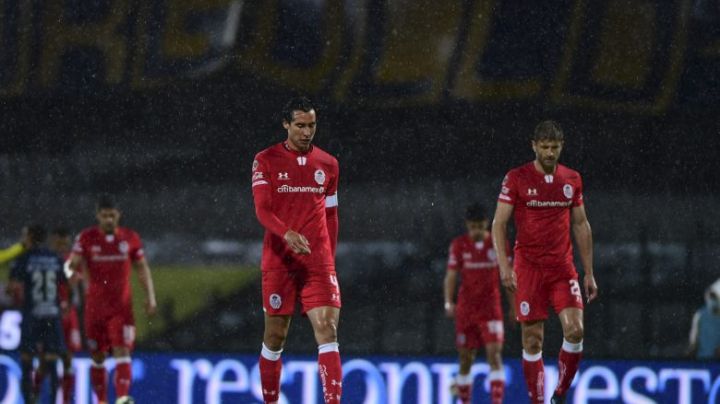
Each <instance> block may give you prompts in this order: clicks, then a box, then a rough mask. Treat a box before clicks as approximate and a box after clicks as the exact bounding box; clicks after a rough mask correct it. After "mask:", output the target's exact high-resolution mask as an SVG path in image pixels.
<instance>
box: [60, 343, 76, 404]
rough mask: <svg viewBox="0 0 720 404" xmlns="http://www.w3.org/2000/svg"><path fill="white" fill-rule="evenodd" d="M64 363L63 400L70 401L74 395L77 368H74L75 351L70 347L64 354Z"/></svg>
mask: <svg viewBox="0 0 720 404" xmlns="http://www.w3.org/2000/svg"><path fill="white" fill-rule="evenodd" d="M61 359H62V364H63V380H62V395H63V402H64V403H66V404H67V403H70V401H71V400H72V396H73V390H75V369H74V368H73V365H72V363H73V353H72V351H71V350H70V349H68V351H67V352H65V354H64V355H62V358H61Z"/></svg>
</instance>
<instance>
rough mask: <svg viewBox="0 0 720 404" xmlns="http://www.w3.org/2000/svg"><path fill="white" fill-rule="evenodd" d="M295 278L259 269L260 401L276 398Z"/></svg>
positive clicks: (292, 305)
mask: <svg viewBox="0 0 720 404" xmlns="http://www.w3.org/2000/svg"><path fill="white" fill-rule="evenodd" d="M297 282H298V277H297V276H296V274H295V273H291V272H289V271H263V273H262V296H263V312H264V313H265V331H264V333H263V344H262V349H261V351H260V359H259V361H258V366H259V368H260V383H261V385H262V392H263V400H264V401H265V402H266V403H276V402H277V401H278V400H279V398H280V375H281V373H282V359H281V356H282V350H283V347H284V346H285V340H286V339H287V335H288V330H289V329H290V319H291V316H292V314H293V312H294V311H295V303H296V301H297V288H298V284H297Z"/></svg>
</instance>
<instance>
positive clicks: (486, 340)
mask: <svg viewBox="0 0 720 404" xmlns="http://www.w3.org/2000/svg"><path fill="white" fill-rule="evenodd" d="M503 341H505V329H504V327H503V321H502V320H499V319H494V320H478V319H473V318H472V316H464V315H457V316H456V317H455V345H456V346H457V347H458V348H466V349H479V348H482V347H484V346H485V345H487V344H491V343H500V344H502V343H503Z"/></svg>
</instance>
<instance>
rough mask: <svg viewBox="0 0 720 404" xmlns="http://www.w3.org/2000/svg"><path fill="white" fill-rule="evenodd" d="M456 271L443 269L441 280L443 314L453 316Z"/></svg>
mask: <svg viewBox="0 0 720 404" xmlns="http://www.w3.org/2000/svg"><path fill="white" fill-rule="evenodd" d="M457 278H458V276H457V271H456V270H454V269H448V270H447V271H445V280H444V282H443V295H444V296H445V315H446V316H448V317H450V318H452V317H455V288H456V287H457Z"/></svg>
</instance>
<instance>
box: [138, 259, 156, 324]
mask: <svg viewBox="0 0 720 404" xmlns="http://www.w3.org/2000/svg"><path fill="white" fill-rule="evenodd" d="M133 267H134V268H135V271H136V272H137V274H138V280H139V281H140V286H142V288H143V291H145V311H146V312H147V314H149V315H153V314H155V312H156V311H157V300H156V299H155V285H154V284H153V279H152V273H151V272H150V265H148V262H147V260H146V259H145V257H141V258H140V259H138V260H137V261H134V262H133Z"/></svg>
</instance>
